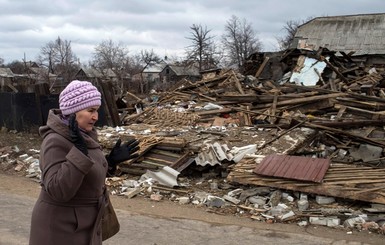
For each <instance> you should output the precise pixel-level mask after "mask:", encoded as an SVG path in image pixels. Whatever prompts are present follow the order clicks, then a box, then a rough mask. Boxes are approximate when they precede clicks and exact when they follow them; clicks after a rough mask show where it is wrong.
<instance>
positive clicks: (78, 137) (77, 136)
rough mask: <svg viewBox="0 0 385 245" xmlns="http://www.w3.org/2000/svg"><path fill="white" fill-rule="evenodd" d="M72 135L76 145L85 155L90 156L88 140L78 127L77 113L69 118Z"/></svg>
mask: <svg viewBox="0 0 385 245" xmlns="http://www.w3.org/2000/svg"><path fill="white" fill-rule="evenodd" d="M69 128H70V137H71V140H72V142H73V143H74V145H75V147H76V148H78V149H79V150H80V151H81V152H83V154H84V155H86V156H88V149H87V145H86V142H85V141H84V138H83V136H82V134H81V133H80V130H79V127H78V121H76V115H75V114H71V115H70V118H69Z"/></svg>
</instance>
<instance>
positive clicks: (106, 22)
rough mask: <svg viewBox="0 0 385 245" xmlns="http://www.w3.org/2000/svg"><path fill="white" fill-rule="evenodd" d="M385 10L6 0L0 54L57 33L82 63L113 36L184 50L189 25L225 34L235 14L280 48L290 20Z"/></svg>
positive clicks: (306, 2) (34, 50)
mask: <svg viewBox="0 0 385 245" xmlns="http://www.w3.org/2000/svg"><path fill="white" fill-rule="evenodd" d="M382 12H385V3H384V0H322V1H321V0H263V1H262V0H190V1H185V0H146V1H145V0H141V1H139V0H120V1H119V0H103V1H101V0H100V1H94V0H76V1H75V0H34V1H32V0H0V20H1V21H0V57H1V58H3V59H4V60H5V63H8V62H11V61H13V60H22V59H23V58H24V55H25V57H26V60H35V59H36V57H37V55H38V53H39V52H40V48H41V47H43V46H45V45H46V44H47V43H48V42H50V41H54V40H55V39H56V38H57V37H58V36H60V38H61V39H63V40H68V41H71V44H72V45H71V46H72V50H73V52H74V53H75V54H76V55H77V56H78V58H80V61H81V62H82V63H88V60H89V59H90V58H91V56H92V53H93V52H94V48H95V47H96V46H97V45H98V44H100V43H101V42H102V41H104V40H109V39H111V40H112V41H114V42H115V43H121V44H123V45H125V46H127V48H128V50H129V52H130V54H136V53H139V52H140V51H141V50H144V49H147V50H151V49H152V50H154V52H155V53H156V54H158V55H160V56H162V57H163V56H164V55H168V56H182V55H183V52H184V49H185V47H187V46H188V45H189V44H190V43H189V40H188V39H186V37H188V36H189V35H190V26H192V25H193V24H200V25H202V26H203V27H205V26H206V27H207V29H209V30H211V32H210V33H211V35H213V36H215V37H216V38H218V40H219V39H220V36H221V35H222V34H223V32H224V27H225V25H226V22H227V21H228V20H229V19H230V18H231V16H232V15H235V16H237V17H238V18H240V19H246V20H247V21H248V22H249V23H251V24H252V26H253V27H254V29H255V30H256V32H257V36H258V38H259V39H260V41H261V42H262V44H263V51H275V50H277V48H278V43H277V37H282V36H284V34H285V32H284V30H283V27H284V26H285V23H286V22H287V21H290V20H294V21H297V20H299V21H302V20H306V19H308V18H309V17H320V16H335V15H352V14H368V13H382Z"/></svg>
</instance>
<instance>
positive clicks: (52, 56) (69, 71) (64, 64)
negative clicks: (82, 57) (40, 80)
mask: <svg viewBox="0 0 385 245" xmlns="http://www.w3.org/2000/svg"><path fill="white" fill-rule="evenodd" d="M38 61H39V62H40V65H43V66H45V67H46V68H48V73H53V74H56V75H57V76H59V77H62V78H63V80H64V82H65V83H68V82H70V81H71V80H72V79H73V77H74V76H75V74H76V72H77V71H78V69H79V62H78V59H77V57H76V55H75V54H74V53H73V52H72V48H71V41H67V40H62V39H61V38H60V37H58V38H57V39H56V40H55V41H50V42H48V43H47V44H46V45H45V46H43V47H42V48H41V50H40V54H39V56H38ZM48 75H49V74H47V76H48Z"/></svg>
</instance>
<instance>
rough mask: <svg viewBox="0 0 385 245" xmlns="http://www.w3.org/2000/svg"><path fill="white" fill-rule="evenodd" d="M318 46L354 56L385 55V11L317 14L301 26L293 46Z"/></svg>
mask: <svg viewBox="0 0 385 245" xmlns="http://www.w3.org/2000/svg"><path fill="white" fill-rule="evenodd" d="M319 47H324V48H327V49H329V50H332V51H341V52H344V53H346V54H349V53H350V54H351V55H353V56H366V55H370V56H380V57H384V55H385V13H378V14H358V15H343V16H327V17H317V18H314V19H312V20H310V21H308V22H306V23H304V24H303V25H301V26H299V27H298V30H297V32H296V34H295V37H294V41H293V43H292V48H309V49H313V50H317V49H318V48H319ZM377 58H378V57H377ZM372 60H373V62H376V58H373V57H372ZM381 60H383V58H381ZM381 62H382V61H381Z"/></svg>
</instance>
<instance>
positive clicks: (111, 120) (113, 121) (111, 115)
mask: <svg viewBox="0 0 385 245" xmlns="http://www.w3.org/2000/svg"><path fill="white" fill-rule="evenodd" d="M99 84H100V86H101V88H102V96H103V101H104V103H105V108H106V110H105V111H106V114H107V120H108V124H109V125H110V126H113V127H116V126H120V125H121V122H120V118H119V112H118V107H117V106H116V103H115V95H114V92H113V89H112V83H111V82H109V81H108V82H99Z"/></svg>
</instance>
